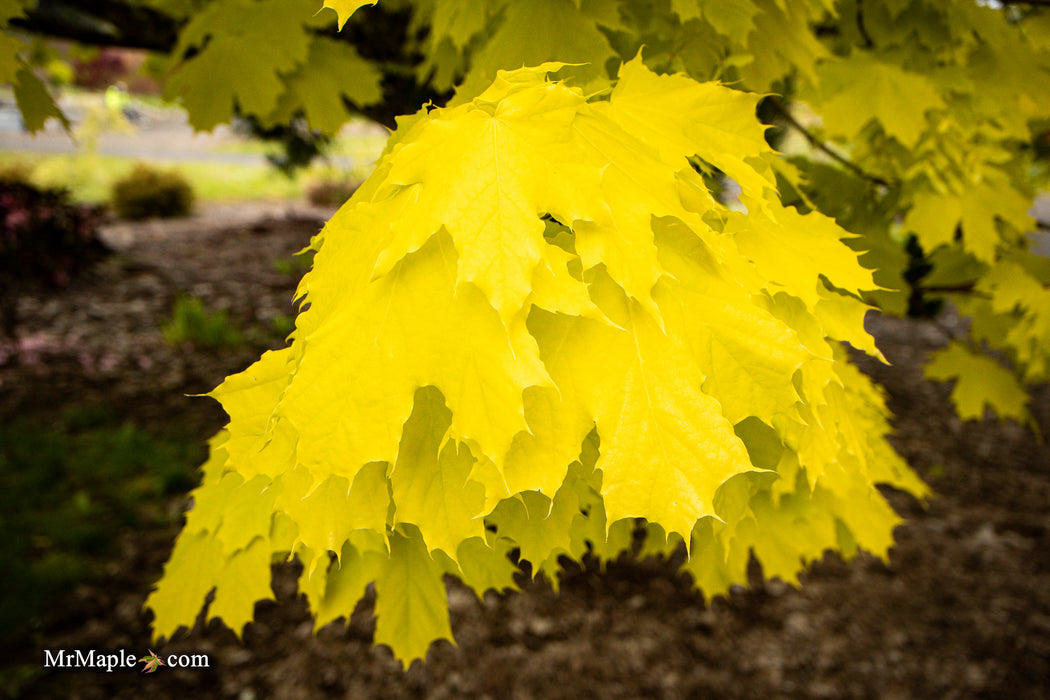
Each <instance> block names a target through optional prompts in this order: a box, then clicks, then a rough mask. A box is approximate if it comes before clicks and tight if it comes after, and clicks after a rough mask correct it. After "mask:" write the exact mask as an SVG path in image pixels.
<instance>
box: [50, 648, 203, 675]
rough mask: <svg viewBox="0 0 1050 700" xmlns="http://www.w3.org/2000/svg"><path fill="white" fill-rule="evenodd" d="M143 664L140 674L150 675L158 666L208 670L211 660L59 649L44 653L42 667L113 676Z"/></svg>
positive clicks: (153, 654)
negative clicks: (82, 670)
mask: <svg viewBox="0 0 1050 700" xmlns="http://www.w3.org/2000/svg"><path fill="white" fill-rule="evenodd" d="M140 663H141V664H145V665H144V666H143V668H142V672H143V673H153V672H154V671H156V670H157V669H158V668H160V667H161V666H170V667H171V668H200V669H205V668H211V658H209V657H208V655H207V654H168V655H167V656H165V657H161V656H158V655H157V654H156V653H155V652H154V651H153V650H152V649H150V650H149V654H147V655H145V656H142V657H137V656H136V655H135V654H133V653H131V652H130V651H128V650H127V649H118V650H116V651H107V652H100V651H96V650H94V649H87V650H84V649H72V650H68V649H59V650H57V651H52V650H51V649H45V650H44V668H62V669H93V670H98V671H105V672H106V673H112V672H113V671H114V669H130V668H135V667H136V666H137V665H138V664H140Z"/></svg>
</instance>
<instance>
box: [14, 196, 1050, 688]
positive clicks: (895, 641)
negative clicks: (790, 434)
mask: <svg viewBox="0 0 1050 700" xmlns="http://www.w3.org/2000/svg"><path fill="white" fill-rule="evenodd" d="M319 226H320V222H319V221H318V220H316V219H312V218H310V217H306V216H298V215H294V214H293V215H289V216H280V215H275V216H272V217H271V218H269V219H266V220H262V221H258V222H255V223H244V222H241V221H238V222H236V225H233V226H230V225H222V224H221V222H220V224H219V225H212V226H208V225H203V224H202V225H201V227H200V228H199V229H195V230H192V231H185V230H183V231H180V232H179V234H178V235H165V234H164V232H163V231H161V229H156V230H155V231H154V234H155V235H149V236H142V237H140V238H139V239H137V240H132V239H133V238H134V237H131V238H128V237H125V238H124V240H123V244H124V245H125V246H126V247H125V249H124V250H123V251H122V252H121V254H120V255H119V256H118V257H117V258H116V259H113V260H110V261H109V262H107V263H105V264H104V265H102V266H100V267H99V268H98V269H96V270H95V271H94V272H93V273H92V274H90V275H88V276H86V277H84V278H82V279H80V280H77V281H75V282H74V284H73V285H72V286H71V287H70V288H69V289H68V290H66V291H65V292H63V293H62V294H60V295H58V296H56V297H53V298H50V299H35V298H26V299H23V300H22V302H21V312H22V314H23V318H24V319H26V322H25V325H24V327H23V328H22V331H21V334H22V336H23V338H31V339H35V340H34V343H35V345H34V344H33V343H30V346H31V347H30V349H32V348H36V352H37V356H36V359H35V360H33V358H30V360H31V361H28V362H25V361H23V362H21V363H19V364H17V365H16V364H13V363H8V364H6V365H4V366H2V367H0V419H7V418H9V417H11V416H13V415H16V414H34V415H47V414H48V412H56V411H58V410H59V407H62V406H65V405H68V404H71V403H78V402H79V403H83V402H91V401H98V402H105V403H108V404H110V405H113V406H117V407H118V410H119V411H121V412H123V413H124V414H126V415H128V416H130V417H133V418H134V419H135V420H136V422H138V423H139V424H140V425H143V426H145V427H147V428H149V429H162V428H166V427H170V426H171V424H172V423H173V422H174V423H178V424H180V425H182V426H184V427H186V428H187V429H188V430H189V431H191V432H192V433H193V434H195V435H198V436H199V438H200V439H202V440H203V439H204V438H206V437H207V436H208V435H209V434H210V433H211V432H214V431H215V430H216V429H218V428H219V427H221V425H222V423H223V415H222V412H221V410H219V409H218V408H217V406H216V405H215V404H214V402H211V401H210V400H208V399H190V398H186V397H185V394H188V393H200V392H205V391H208V390H209V389H211V388H212V387H213V386H214V385H215V384H217V383H218V382H219V381H221V379H222V377H223V376H225V374H227V373H230V372H234V371H238V370H239V369H241V368H243V367H244V366H246V365H247V364H248V363H250V362H251V361H252V360H253V359H254V358H255V357H257V355H258V352H259V350H260V346H263V345H265V342H267V338H266V337H265V336H263V337H259V338H257V339H255V340H254V341H252V342H251V343H250V344H249V347H247V348H245V349H243V350H235V351H229V350H227V351H222V352H219V351H212V352H201V351H194V350H191V349H189V348H173V347H171V346H169V345H168V344H166V343H165V341H164V340H163V338H162V337H161V333H160V325H161V323H162V322H163V320H164V319H165V318H166V317H167V316H168V315H170V309H171V304H172V300H173V299H174V298H175V296H176V294H177V293H178V292H180V291H181V292H188V293H192V294H194V295H196V296H198V297H200V298H201V299H203V300H204V301H205V303H206V305H207V306H208V307H209V308H215V309H220V308H221V309H226V310H227V312H228V314H229V317H230V318H231V322H234V323H237V324H240V325H241V327H246V328H247V327H252V326H254V327H266V326H267V324H271V322H272V319H273V318H274V317H275V316H277V315H278V314H292V313H294V309H293V308H292V307H291V303H290V297H291V293H292V291H293V290H294V286H295V280H294V279H293V278H291V277H290V276H289V275H288V274H286V273H282V272H280V271H278V270H276V269H275V266H274V263H273V261H274V259H275V258H286V257H287V256H289V255H290V254H291V253H293V252H295V251H296V250H298V249H300V248H302V247H303V246H304V245H305V244H306V242H307V241H308V240H309V237H310V236H311V235H312V234H313V233H316V231H317V229H318V228H319ZM872 325H873V331H874V333H875V335H876V337H877V340H878V344H879V346H880V348H882V350H883V351H884V353H885V354H886V356H887V357H888V358H889V359H890V361H891V362H892V365H890V366H888V367H887V366H883V365H880V364H879V363H877V362H874V361H867V360H864V361H862V363H861V364H862V367H863V369H865V371H868V372H869V373H871V374H872V375H873V376H874V377H875V378H876V379H878V380H879V381H880V382H881V383H882V384H883V385H884V386H885V387H886V389H887V390H888V392H889V395H890V405H891V408H892V410H893V411H894V413H895V415H896V421H895V425H896V434H895V436H894V438H893V441H894V444H895V445H896V446H897V448H898V449H899V450H900V452H901V453H902V454H903V455H904V456H905V457H906V458H907V459H908V460H909V462H910V463H911V464H913V465H914V466H915V467H916V469H918V470H919V472H920V473H921V474H922V475H923V476H924V478H926V479H927V480H928V481H929V483H930V484H931V485H932V486H933V489H934V492H935V496H934V497H933V499H932V500H931V502H930V503H929V505H928V507H926V508H925V509H924V508H922V507H921V506H920V505H919V504H917V503H916V502H915V501H914V500H913V499H911V498H910V497H908V496H906V495H902V494H889V495H890V498H891V502H892V503H893V504H894V506H895V507H896V508H898V510H899V511H900V512H901V513H902V514H903V515H904V516H906V517H907V519H908V521H907V523H906V524H905V525H903V526H901V527H900V528H899V529H898V530H897V532H896V535H897V545H896V546H895V547H894V549H893V551H892V554H891V557H890V560H889V562H888V563H882V562H880V561H877V560H874V559H872V558H869V557H864V556H862V557H860V558H858V559H856V560H854V561H852V562H850V563H844V562H843V561H842V560H841V559H840V558H839V557H837V556H836V555H833V554H829V555H827V556H826V557H825V558H824V559H823V560H822V561H820V562H817V563H816V564H815V565H814V566H813V567H812V569H811V571H810V572H809V573H807V574H806V575H805V576H804V583H803V586H802V587H801V588H800V589H797V590H796V589H793V588H791V587H789V586H786V585H784V584H783V583H781V582H779V581H766V580H763V579H762V577H761V572H760V569H759V567H757V566H755V567H753V569H754V571H753V574H754V575H753V577H752V578H753V580H752V585H751V586H750V587H748V588H747V589H744V588H740V589H738V590H735V591H734V592H733V593H732V594H731V595H729V596H728V597H726V598H718V599H715V600H714V601H712V602H710V603H708V602H705V600H704V599H703V597H702V596H701V595H699V594H698V593H696V592H695V591H693V590H692V589H691V587H690V586H689V582H688V580H687V579H686V578H685V577H683V576H679V575H677V574H676V573H675V564H676V562H666V561H662V560H661V561H658V560H645V561H637V560H633V559H622V560H620V561H617V562H613V563H610V564H609V565H608V566H607V567H606V569H605V571H604V572H603V571H601V570H600V569H599V567H597V566H595V565H594V564H593V563H588V564H587V565H586V566H584V567H582V568H581V567H579V566H576V565H569V566H568V568H567V571H566V574H565V577H564V580H563V581H562V584H561V591H560V593H557V594H556V593H554V592H553V590H552V589H551V587H550V585H549V584H548V583H546V582H544V581H542V580H535V581H532V580H528V579H527V578H526V577H524V576H523V577H522V580H521V586H522V591H521V592H520V593H514V594H508V595H495V594H493V593H489V594H487V595H486V596H485V598H484V600H478V599H477V598H476V597H475V596H474V595H473V594H472V593H471V592H469V591H468V590H466V589H464V588H463V587H462V586H459V585H457V584H456V583H455V582H452V581H450V584H449V596H450V604H451V610H452V627H453V632H454V633H455V635H456V640H457V645H456V646H453V645H451V644H449V643H446V642H440V643H438V644H436V645H435V646H434V647H433V648H432V649H431V651H430V654H429V656H428V659H427V662H426V663H425V664H424V663H420V662H417V663H415V664H413V666H412V667H411V668H409V669H408V670H407V672H406V671H402V670H401V669H400V666H399V664H398V663H397V662H396V661H395V660H394V659H393V658H392V656H391V654H390V653H389V651H388V650H387V649H385V648H373V647H372V645H371V635H372V629H373V623H372V620H371V603H370V602H369V601H367V600H366V601H365V602H364V603H362V604H361V605H360V606H359V608H358V610H357V612H355V614H354V616H353V617H352V619H351V620H350V621H349V626H343V625H342V624H340V623H335V624H332V625H329V626H328V627H326V628H324V629H323V630H321V632H320V633H319V634H318V635H316V636H315V635H313V634H312V622H311V619H310V616H309V613H308V611H307V610H306V607H305V604H304V603H303V601H302V599H300V598H297V597H296V595H295V583H294V581H295V571H294V566H293V565H288V566H285V567H278V569H277V570H276V571H275V579H274V589H275V593H276V596H277V598H278V602H277V603H260V604H259V605H258V606H257V608H256V622H254V623H252V624H250V625H249V626H248V628H247V630H246V632H245V635H244V640H243V642H242V641H239V640H238V639H237V638H236V637H235V635H234V634H233V633H232V632H230V631H229V630H227V629H225V628H224V627H222V626H221V625H219V624H217V623H213V624H212V625H210V626H208V627H207V628H205V629H200V628H198V629H197V630H195V631H194V632H193V633H192V634H190V635H189V636H185V635H183V636H181V637H179V638H177V639H176V641H175V642H173V643H169V644H165V645H163V646H162V648H158V649H156V651H157V652H158V653H159V654H160V655H161V656H162V658H163V657H166V656H167V655H168V654H172V653H207V654H209V655H210V659H211V668H209V669H208V670H181V669H180V670H176V669H171V668H161V669H159V670H158V671H157V672H156V673H154V674H152V675H143V674H141V673H139V672H138V670H118V671H114V672H113V673H104V672H84V671H80V672H73V671H52V672H46V673H45V672H43V671H41V672H40V674H39V675H37V676H36V678H35V679H33V680H32V681H31V682H30V683H29V684H28V685H27V686H25V687H24V688H23V689H22V693H23V696H24V697H27V698H141V697H151V698H154V699H155V700H162V699H164V698H188V697H192V698H196V697H201V698H238V699H239V700H252V699H254V698H269V697H274V698H323V697H351V698H402V697H433V698H462V697H472V698H473V697H476V698H484V697H490V698H641V697H653V698H695V697H700V698H706V697H710V698H1033V699H1037V698H1038V699H1042V698H1046V697H1050V448H1048V447H1047V445H1046V444H1045V443H1043V442H1040V441H1039V440H1037V439H1036V438H1035V437H1034V436H1033V434H1032V433H1031V432H1030V431H1029V430H1027V429H1025V428H1022V427H1019V426H1017V425H1015V424H1012V423H998V422H995V421H991V420H986V421H980V422H969V423H963V422H961V421H960V420H959V419H958V418H957V417H955V416H954V415H953V413H952V411H951V409H950V405H949V402H948V399H947V396H948V389H947V387H945V386H943V385H937V384H932V383H929V382H925V381H923V380H922V378H921V370H920V364H921V361H922V359H923V356H924V354H925V353H927V352H928V351H929V350H930V349H932V348H934V347H937V346H939V345H941V344H943V343H944V342H945V341H946V339H947V336H948V333H950V332H951V329H952V326H951V325H950V323H949V322H948V319H940V320H939V321H936V322H934V321H901V320H894V319H875V320H874V322H873V324H872ZM270 340H271V341H272V339H270ZM1032 409H1033V413H1034V414H1035V416H1036V420H1037V422H1038V424H1039V425H1040V426H1041V430H1042V432H1043V434H1050V395H1048V393H1047V392H1046V391H1045V390H1044V391H1040V392H1038V393H1037V395H1036V397H1035V399H1034V400H1033V405H1032ZM181 502H182V501H180V503H181ZM178 505H179V503H176V504H173V508H177V507H178ZM175 531H176V530H175V526H174V525H160V524H158V525H156V526H154V527H151V528H143V529H139V530H137V531H129V532H124V533H122V534H121V535H120V540H119V556H117V557H116V558H114V560H113V562H112V564H111V566H110V568H109V569H108V570H107V572H106V574H105V576H104V577H103V579H102V580H100V581H96V582H93V583H90V584H85V585H83V586H80V587H79V588H77V589H76V590H74V591H71V592H70V594H69V595H68V596H67V598H65V599H64V600H61V601H59V602H58V603H57V604H56V606H55V614H54V616H53V620H52V621H51V622H50V624H49V627H48V628H47V629H46V631H45V633H44V634H43V636H42V638H40V639H36V640H33V641H31V642H27V643H26V644H25V645H24V646H22V647H21V648H19V649H15V650H12V651H11V652H10V653H9V654H8V656H7V658H6V662H8V663H12V664H28V665H33V664H36V665H38V666H42V664H43V649H45V648H46V649H51V650H56V649H91V648H93V649H99V650H110V651H111V650H117V649H127V650H129V651H130V652H132V653H134V654H136V655H137V656H142V655H144V654H145V653H146V650H147V648H148V647H149V646H150V632H149V619H148V616H147V615H145V614H143V613H142V612H141V608H142V603H143V602H144V600H145V598H146V595H147V594H148V592H149V590H150V586H151V584H152V582H153V581H155V580H156V578H157V577H158V576H159V574H160V571H161V567H162V565H163V562H164V561H165V559H166V557H167V555H168V552H169V550H170V547H171V543H172V538H173V536H174V534H175ZM8 565H9V566H13V565H17V563H16V562H8Z"/></svg>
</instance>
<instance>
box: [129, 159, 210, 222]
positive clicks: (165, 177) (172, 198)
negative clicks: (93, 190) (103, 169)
mask: <svg viewBox="0 0 1050 700" xmlns="http://www.w3.org/2000/svg"><path fill="white" fill-rule="evenodd" d="M112 204H113V211H114V212H116V214H117V216H119V217H120V218H122V219H146V218H149V217H153V216H157V217H161V218H171V217H177V216H188V215H189V214H190V212H191V211H192V209H193V188H192V187H190V184H189V183H188V182H186V180H185V178H183V177H182V175H180V174H179V173H177V172H175V171H163V170H155V169H154V168H151V167H149V166H147V165H142V164H139V165H136V166H135V167H134V169H133V170H132V171H131V172H130V173H129V174H128V175H127V177H124V178H121V179H120V180H117V181H116V182H115V183H113V196H112Z"/></svg>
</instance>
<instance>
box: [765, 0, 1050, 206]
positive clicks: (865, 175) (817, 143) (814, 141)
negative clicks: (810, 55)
mask: <svg viewBox="0 0 1050 700" xmlns="http://www.w3.org/2000/svg"><path fill="white" fill-rule="evenodd" d="M1048 2H1050V0H1048ZM766 99H767V100H769V101H770V104H772V105H773V108H774V109H776V110H777V112H779V113H780V116H781V117H783V118H784V120H785V121H786V122H787V123H788V124H790V125H791V126H792V127H793V128H794V129H795V130H796V131H798V132H799V133H800V134H802V136H804V137H805V139H806V140H807V141H809V143H810V144H811V145H812V146H813V147H814V148H817V149H818V150H820V151H822V152H823V153H826V154H827V155H828V156H830V157H831V158H832V159H833V160H835V161H836V162H837V163H840V164H841V165H843V166H844V167H845V168H846V169H847V170H849V171H850V172H852V173H853V174H854V175H856V176H857V177H860V178H862V179H864V180H868V181H869V182H872V183H874V184H876V185H881V186H882V187H887V188H888V187H890V186H891V183H890V181H889V180H886V179H884V178H881V177H879V176H878V175H872V174H871V173H869V172H866V171H865V170H863V169H862V168H861V167H860V166H859V165H857V164H856V163H854V162H853V161H851V160H848V159H847V158H845V157H844V156H842V155H841V154H839V153H836V152H835V151H833V150H831V148H830V147H829V146H828V145H827V144H826V143H824V142H823V141H821V140H820V139H818V138H817V137H816V136H814V135H813V134H811V133H810V132H809V130H808V129H806V127H804V126H802V124H800V123H799V121H798V120H797V119H795V117H794V116H793V115H792V114H791V112H790V111H789V110H788V108H787V107H785V106H784V103H783V102H781V101H780V98H779V97H776V96H775V95H770V96H769V97H767V98H766Z"/></svg>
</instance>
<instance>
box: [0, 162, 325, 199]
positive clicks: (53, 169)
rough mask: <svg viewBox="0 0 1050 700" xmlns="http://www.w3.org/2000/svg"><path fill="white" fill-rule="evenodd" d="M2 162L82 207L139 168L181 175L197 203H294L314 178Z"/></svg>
mask: <svg viewBox="0 0 1050 700" xmlns="http://www.w3.org/2000/svg"><path fill="white" fill-rule="evenodd" d="M0 161H2V162H3V163H4V164H5V165H8V166H15V167H18V166H22V167H25V168H26V169H27V170H28V171H29V172H30V173H31V179H32V180H33V181H34V182H35V183H37V184H39V185H47V186H56V187H65V188H67V189H69V190H70V192H71V193H72V195H73V199H75V200H77V201H81V202H105V201H108V200H109V198H110V189H111V187H112V186H113V182H114V181H116V180H118V179H119V178H121V177H123V176H125V175H127V174H128V172H130V171H131V169H132V167H133V166H134V165H135V163H136V162H147V163H148V164H149V165H152V166H155V167H158V168H163V169H171V170H177V171H178V172H179V173H180V174H182V176H183V177H185V178H186V180H187V181H189V183H190V184H191V185H192V186H193V191H194V194H195V195H196V197H197V200H198V201H207V202H210V201H224V200H267V199H294V198H296V197H298V196H300V194H301V193H302V192H303V188H304V185H305V183H306V182H308V181H309V178H310V177H311V174H310V173H309V172H307V173H300V174H298V175H297V176H296V177H295V178H293V179H289V178H287V177H285V176H284V175H282V174H281V173H280V172H278V171H277V169H276V168H272V167H269V166H266V165H258V166H255V165H241V164H231V163H209V162H164V161H140V160H136V159H132V158H125V157H120V156H107V155H76V154H61V155H53V154H46V153H28V152H22V151H19V152H10V151H9V152H6V153H5V152H0Z"/></svg>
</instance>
